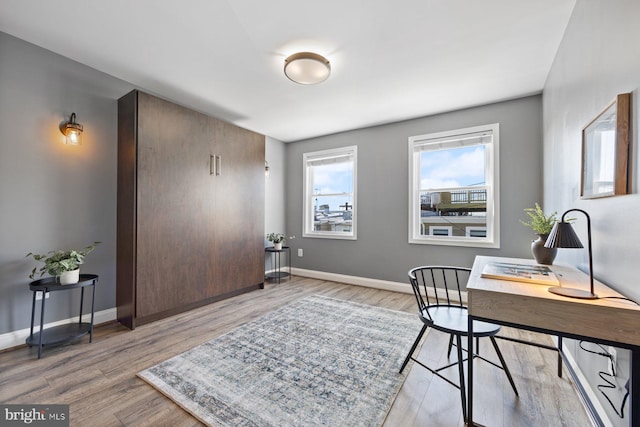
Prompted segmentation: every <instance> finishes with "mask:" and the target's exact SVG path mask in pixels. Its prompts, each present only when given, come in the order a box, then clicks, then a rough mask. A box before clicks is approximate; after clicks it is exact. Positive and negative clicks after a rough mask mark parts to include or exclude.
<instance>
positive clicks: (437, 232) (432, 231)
mask: <svg viewBox="0 0 640 427" xmlns="http://www.w3.org/2000/svg"><path fill="white" fill-rule="evenodd" d="M452 231H453V227H438V226H434V225H430V226H429V235H430V236H451V233H452Z"/></svg>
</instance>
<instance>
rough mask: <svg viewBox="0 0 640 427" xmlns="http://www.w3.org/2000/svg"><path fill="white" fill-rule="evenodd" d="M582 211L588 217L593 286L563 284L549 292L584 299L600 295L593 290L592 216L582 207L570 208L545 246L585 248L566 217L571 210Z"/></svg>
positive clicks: (590, 267) (590, 270)
mask: <svg viewBox="0 0 640 427" xmlns="http://www.w3.org/2000/svg"><path fill="white" fill-rule="evenodd" d="M573 211H576V212H582V213H583V214H584V215H585V216H586V217H587V238H588V239H589V283H590V285H591V287H590V288H589V292H587V291H585V290H582V289H574V288H563V287H562V286H554V287H552V288H549V292H551V293H553V294H556V295H562V296H565V297H570V298H582V299H598V295H596V294H595V292H593V257H592V252H591V218H589V214H588V213H586V212H585V211H583V210H582V209H569V210H568V211H566V212H565V213H563V214H562V218H561V220H560V222H556V224H555V225H554V226H553V230H551V233H550V234H549V237H547V242H546V243H545V244H544V247H545V248H584V246H582V242H580V239H579V238H578V236H577V235H576V232H575V231H574V230H573V227H572V226H571V223H569V222H566V221H565V220H564V217H565V216H566V215H567V214H568V213H569V212H573Z"/></svg>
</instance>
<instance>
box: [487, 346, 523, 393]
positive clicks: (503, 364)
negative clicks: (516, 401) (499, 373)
mask: <svg viewBox="0 0 640 427" xmlns="http://www.w3.org/2000/svg"><path fill="white" fill-rule="evenodd" d="M489 338H491V344H493V348H494V349H495V351H496V354H497V355H498V359H500V364H501V365H502V369H504V373H505V374H507V378H508V379H509V382H510V383H511V388H513V392H514V393H515V394H516V396H519V394H518V389H517V388H516V383H514V382H513V378H512V377H511V372H509V368H508V367H507V364H506V363H505V361H504V357H502V352H501V351H500V347H498V343H497V342H496V339H495V337H489Z"/></svg>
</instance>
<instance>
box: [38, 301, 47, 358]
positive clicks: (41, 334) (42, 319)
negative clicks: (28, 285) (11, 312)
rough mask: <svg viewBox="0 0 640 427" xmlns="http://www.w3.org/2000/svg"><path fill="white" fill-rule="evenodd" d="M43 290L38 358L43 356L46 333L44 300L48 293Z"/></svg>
mask: <svg viewBox="0 0 640 427" xmlns="http://www.w3.org/2000/svg"><path fill="white" fill-rule="evenodd" d="M41 292H42V300H41V302H42V304H40V336H39V340H38V359H40V357H41V356H42V336H43V335H44V302H45V301H46V300H47V294H46V292H45V291H41Z"/></svg>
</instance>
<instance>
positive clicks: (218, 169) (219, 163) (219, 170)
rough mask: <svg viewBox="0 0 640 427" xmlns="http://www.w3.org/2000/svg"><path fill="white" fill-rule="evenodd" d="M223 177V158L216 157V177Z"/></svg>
mask: <svg viewBox="0 0 640 427" xmlns="http://www.w3.org/2000/svg"><path fill="white" fill-rule="evenodd" d="M220 175H222V156H216V176H220Z"/></svg>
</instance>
